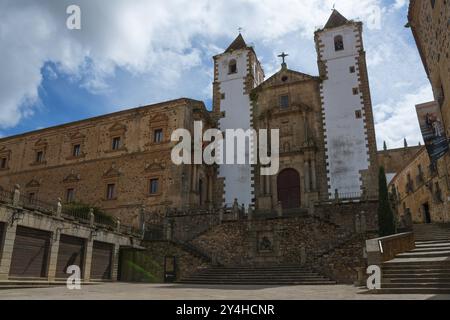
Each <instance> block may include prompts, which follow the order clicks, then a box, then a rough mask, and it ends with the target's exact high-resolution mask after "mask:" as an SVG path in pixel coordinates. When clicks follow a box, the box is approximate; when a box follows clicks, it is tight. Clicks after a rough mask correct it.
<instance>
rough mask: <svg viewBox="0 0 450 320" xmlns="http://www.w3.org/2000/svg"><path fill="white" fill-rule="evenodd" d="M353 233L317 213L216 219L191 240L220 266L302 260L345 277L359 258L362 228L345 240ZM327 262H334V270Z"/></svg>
mask: <svg viewBox="0 0 450 320" xmlns="http://www.w3.org/2000/svg"><path fill="white" fill-rule="evenodd" d="M355 234H356V233H355V231H353V232H350V231H348V230H346V229H345V228H343V227H340V226H338V225H335V224H333V223H330V222H327V221H324V220H322V219H320V218H318V217H312V216H308V217H281V218H273V219H264V220H246V221H234V222H226V223H222V224H220V225H218V226H216V227H214V228H212V229H210V230H209V231H208V232H206V233H204V234H202V235H200V236H199V237H197V238H195V239H194V240H192V241H191V243H192V244H193V245H194V246H196V247H197V248H199V249H200V250H202V251H203V252H205V253H207V254H208V255H210V256H211V257H212V258H213V261H217V262H218V263H219V264H223V265H225V266H235V265H276V264H296V265H305V266H308V267H311V268H313V269H316V270H320V271H322V272H324V273H325V272H326V273H325V274H326V275H328V276H330V277H332V278H335V279H339V281H342V282H347V283H348V282H352V281H354V279H355V277H356V275H354V274H353V273H355V272H356V271H354V269H355V268H356V267H358V266H359V265H360V264H361V266H363V261H364V256H363V249H362V248H364V241H365V239H366V238H365V233H361V234H360V236H358V237H357V239H358V240H355V242H354V243H350V246H349V247H348V246H347V244H348V241H349V240H350V239H354V238H355ZM336 248H338V249H339V250H340V251H339V252H337V253H335V252H334V250H336ZM355 248H361V250H359V249H358V250H355ZM325 254H326V256H324V255H325ZM332 264H335V265H336V266H339V267H338V268H337V269H336V271H335V273H333V272H331V271H330V270H329V267H330V265H332ZM348 270H353V271H351V272H350V273H348ZM355 270H356V269H355Z"/></svg>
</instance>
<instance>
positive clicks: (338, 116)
mask: <svg viewBox="0 0 450 320" xmlns="http://www.w3.org/2000/svg"><path fill="white" fill-rule="evenodd" d="M315 42H316V50H317V54H318V64H319V72H320V77H321V79H322V84H321V86H320V93H321V100H322V101H321V103H322V114H323V128H324V137H325V152H326V159H327V160H326V166H327V178H328V195H329V197H330V198H334V197H335V195H336V194H338V196H339V197H341V198H343V197H344V198H345V197H359V196H369V197H376V196H377V195H378V183H377V174H378V166H377V159H376V152H377V147H376V140H375V128H374V120H373V112H372V102H371V97H370V89H369V79H368V75H367V67H366V56H365V51H364V46H363V39H362V23H361V22H355V21H352V20H347V19H346V18H345V17H344V16H342V15H341V14H340V13H339V12H338V11H337V10H333V13H332V14H331V16H330V18H329V20H328V22H327V23H326V25H325V27H324V28H322V29H320V30H317V31H316V32H315ZM358 195H359V196H358Z"/></svg>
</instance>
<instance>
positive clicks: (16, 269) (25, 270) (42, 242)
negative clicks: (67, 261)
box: [9, 227, 51, 278]
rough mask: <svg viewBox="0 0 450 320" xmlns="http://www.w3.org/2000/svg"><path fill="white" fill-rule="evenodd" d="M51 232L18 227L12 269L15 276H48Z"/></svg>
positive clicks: (11, 273)
mask: <svg viewBox="0 0 450 320" xmlns="http://www.w3.org/2000/svg"><path fill="white" fill-rule="evenodd" d="M50 237H51V234H50V232H47V231H42V230H35V229H30V228H25V227H17V231H16V239H15V241H14V247H13V254H12V259H11V269H10V271H9V275H10V276H13V277H30V278H45V277H47V266H48V256H49V248H50Z"/></svg>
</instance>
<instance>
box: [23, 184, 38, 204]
mask: <svg viewBox="0 0 450 320" xmlns="http://www.w3.org/2000/svg"><path fill="white" fill-rule="evenodd" d="M40 188H41V183H40V182H39V181H38V180H36V179H32V180H31V181H29V182H28V183H27V184H26V185H25V193H24V194H25V196H26V197H27V198H28V200H29V201H30V202H32V201H33V200H38V199H39V191H40ZM32 194H33V196H31V195H32Z"/></svg>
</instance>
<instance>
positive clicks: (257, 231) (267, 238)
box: [248, 224, 280, 263]
mask: <svg viewBox="0 0 450 320" xmlns="http://www.w3.org/2000/svg"><path fill="white" fill-rule="evenodd" d="M249 231H250V232H249V238H248V241H249V246H250V248H251V256H252V257H253V259H254V262H255V263H276V261H277V258H278V255H279V252H280V241H279V236H278V233H279V232H278V230H277V227H276V226H272V225H263V224H254V225H249Z"/></svg>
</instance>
